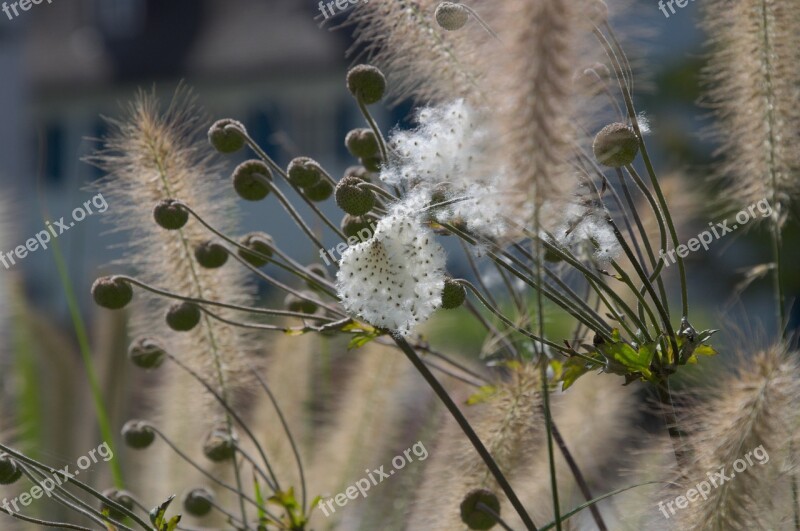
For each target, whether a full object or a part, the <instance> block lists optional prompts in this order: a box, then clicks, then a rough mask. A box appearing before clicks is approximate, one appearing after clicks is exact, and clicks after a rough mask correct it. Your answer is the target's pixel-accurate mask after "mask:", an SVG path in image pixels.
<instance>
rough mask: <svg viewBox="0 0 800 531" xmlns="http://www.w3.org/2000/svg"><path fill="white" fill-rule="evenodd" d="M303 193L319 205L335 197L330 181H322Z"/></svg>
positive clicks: (307, 188) (305, 189)
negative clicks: (332, 196)
mask: <svg viewBox="0 0 800 531" xmlns="http://www.w3.org/2000/svg"><path fill="white" fill-rule="evenodd" d="M303 193H304V194H305V195H306V197H307V198H309V199H310V200H311V201H315V202H317V203H319V202H320V201H325V200H326V199H328V198H329V197H330V196H331V195H333V185H332V184H331V182H330V181H329V180H328V179H320V180H319V182H318V183H317V184H315V185H312V186H307V187H305V188H304V189H303Z"/></svg>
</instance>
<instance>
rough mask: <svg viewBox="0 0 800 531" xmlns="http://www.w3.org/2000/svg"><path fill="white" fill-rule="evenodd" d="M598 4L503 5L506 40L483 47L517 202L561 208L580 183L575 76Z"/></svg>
mask: <svg viewBox="0 0 800 531" xmlns="http://www.w3.org/2000/svg"><path fill="white" fill-rule="evenodd" d="M594 5H596V2H594V0H578V1H574V0H532V1H529V2H503V3H501V4H498V5H497V13H496V14H495V16H494V20H495V22H494V24H495V25H496V27H497V28H499V29H500V31H499V36H500V39H501V40H502V42H503V43H504V46H503V47H502V48H498V49H497V50H496V51H495V53H491V52H490V53H487V54H485V56H483V60H484V61H483V63H482V64H483V65H484V68H485V69H486V70H487V71H488V72H489V74H488V76H489V84H490V85H491V88H490V89H489V90H488V91H487V100H488V107H489V108H490V109H493V110H494V112H493V115H492V121H493V125H494V127H493V129H494V132H495V134H497V135H498V137H499V143H500V145H501V146H502V147H501V151H500V154H499V157H500V160H506V161H509V168H508V174H509V176H510V178H509V179H508V182H507V185H508V186H507V190H508V192H509V198H512V200H514V201H516V202H517V203H519V204H518V208H519V209H522V208H523V206H524V205H525V204H526V203H533V204H535V205H537V206H538V205H551V206H553V207H554V208H556V209H558V208H559V207H558V206H556V205H555V204H553V203H552V202H553V201H558V200H561V202H563V200H564V195H565V194H566V193H569V191H570V189H571V187H573V186H574V185H575V184H576V183H575V182H574V180H573V179H572V178H571V175H570V171H569V163H570V161H571V160H572V159H573V157H574V149H575V146H576V144H577V142H578V130H576V127H575V125H576V121H575V119H576V117H577V116H578V113H579V108H578V103H579V102H578V101H577V98H576V95H577V92H576V90H575V89H574V86H573V82H572V78H573V74H574V72H575V70H576V68H577V66H578V65H579V64H580V63H579V57H583V56H582V55H581V52H582V51H583V50H584V49H585V48H584V47H585V46H587V43H588V42H589V41H590V39H591V37H592V34H591V31H592V24H593V23H594V22H596V21H594V20H592V18H591V16H590V14H589V13H590V9H591V8H592V7H593V6H594ZM598 22H599V21H598ZM512 192H515V193H516V194H515V195H514V196H512V195H511V193H512ZM528 217H530V215H528Z"/></svg>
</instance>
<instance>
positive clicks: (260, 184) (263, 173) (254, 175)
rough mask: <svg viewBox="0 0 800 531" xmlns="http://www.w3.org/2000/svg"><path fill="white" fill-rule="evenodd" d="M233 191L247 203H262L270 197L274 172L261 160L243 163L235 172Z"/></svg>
mask: <svg viewBox="0 0 800 531" xmlns="http://www.w3.org/2000/svg"><path fill="white" fill-rule="evenodd" d="M231 179H232V180H233V189H234V190H236V193H237V194H239V197H241V198H242V199H245V200H247V201H261V200H262V199H264V198H265V197H267V196H268V195H269V191H270V188H269V184H267V183H266V182H265V180H266V181H271V180H272V171H270V169H269V167H268V166H267V165H266V164H264V163H263V162H261V161H260V160H248V161H245V162H242V163H241V164H239V165H238V166H236V169H235V170H233V176H232V177H231Z"/></svg>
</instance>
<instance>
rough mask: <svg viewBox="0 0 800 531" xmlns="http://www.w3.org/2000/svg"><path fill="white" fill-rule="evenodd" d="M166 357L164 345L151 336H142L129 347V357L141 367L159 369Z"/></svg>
mask: <svg viewBox="0 0 800 531" xmlns="http://www.w3.org/2000/svg"><path fill="white" fill-rule="evenodd" d="M166 357H167V354H166V350H165V349H164V347H163V346H161V344H160V343H159V342H158V341H156V340H155V339H153V338H150V337H140V338H139V339H137V340H136V341H134V342H133V343H131V346H130V347H128V358H130V360H131V361H132V362H133V364H134V365H136V366H137V367H139V368H141V369H157V368H158V367H161V364H162V363H164V358H166Z"/></svg>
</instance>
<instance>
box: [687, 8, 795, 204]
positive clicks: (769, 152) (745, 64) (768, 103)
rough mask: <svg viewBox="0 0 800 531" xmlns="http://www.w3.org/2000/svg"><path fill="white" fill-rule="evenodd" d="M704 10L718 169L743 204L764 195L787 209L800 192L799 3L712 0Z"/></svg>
mask: <svg viewBox="0 0 800 531" xmlns="http://www.w3.org/2000/svg"><path fill="white" fill-rule="evenodd" d="M702 9H703V11H704V15H705V19H704V24H705V28H706V31H707V32H708V37H709V42H708V46H709V61H708V66H707V67H706V69H705V81H706V85H707V92H706V95H705V98H704V100H703V102H704V103H706V104H707V105H708V106H710V107H711V108H712V109H713V111H714V113H715V115H716V118H717V120H718V121H717V124H716V127H715V132H716V133H717V138H718V139H719V141H720V148H719V154H720V155H721V157H722V159H723V161H722V164H721V165H720V171H719V173H720V174H721V175H722V176H724V177H727V178H729V179H730V180H731V181H732V182H733V183H734V185H733V186H729V187H727V188H726V189H727V190H730V192H731V194H732V197H733V199H734V201H735V202H736V203H737V205H738V206H739V207H743V206H747V205H750V204H752V203H755V202H756V201H758V200H760V199H764V198H767V199H769V200H770V201H771V202H772V204H773V207H775V206H777V205H778V204H783V205H784V206H785V207H788V203H789V201H794V200H796V199H797V197H798V194H800V151H798V149H797V139H798V137H800V106H798V105H797V102H798V100H800V69H798V68H797V65H798V63H800V47H798V46H797V36H798V35H800V4H798V3H797V2H780V1H775V0H736V1H734V2H729V1H727V0H711V1H709V2H705V3H704V4H703V6H702ZM784 213H785V211H784Z"/></svg>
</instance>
